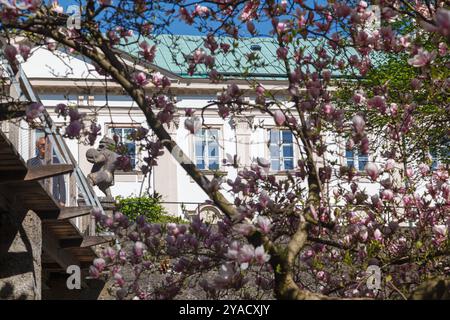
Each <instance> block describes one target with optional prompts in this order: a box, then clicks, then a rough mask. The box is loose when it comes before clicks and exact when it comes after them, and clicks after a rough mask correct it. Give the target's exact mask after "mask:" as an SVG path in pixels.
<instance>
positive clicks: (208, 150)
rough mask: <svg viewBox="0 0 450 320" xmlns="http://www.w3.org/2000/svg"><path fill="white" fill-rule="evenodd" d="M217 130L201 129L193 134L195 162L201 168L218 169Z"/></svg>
mask: <svg viewBox="0 0 450 320" xmlns="http://www.w3.org/2000/svg"><path fill="white" fill-rule="evenodd" d="M218 141H219V130H218V129H201V130H198V131H197V133H196V134H195V151H194V152H195V164H196V166H197V168H199V169H201V170H205V169H209V170H217V169H219V142H218Z"/></svg>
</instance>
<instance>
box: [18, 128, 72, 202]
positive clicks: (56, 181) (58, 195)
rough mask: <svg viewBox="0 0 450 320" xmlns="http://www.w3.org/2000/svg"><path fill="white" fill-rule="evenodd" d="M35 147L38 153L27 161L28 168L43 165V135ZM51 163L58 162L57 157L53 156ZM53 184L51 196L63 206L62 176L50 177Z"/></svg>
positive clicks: (64, 188) (44, 149) (64, 186)
mask: <svg viewBox="0 0 450 320" xmlns="http://www.w3.org/2000/svg"><path fill="white" fill-rule="evenodd" d="M36 148H37V150H38V155H37V156H36V157H34V158H31V159H29V160H28V161H27V166H28V167H29V168H33V167H39V166H42V165H45V164H46V163H45V152H46V149H47V139H46V138H45V137H40V138H39V139H37V140H36ZM53 163H55V164H56V163H59V161H58V159H57V158H54V162H53ZM52 186H53V192H52V194H53V197H54V198H55V199H56V200H57V201H58V202H59V204H60V205H61V206H65V203H66V185H65V182H64V176H63V175H59V176H56V177H53V178H52Z"/></svg>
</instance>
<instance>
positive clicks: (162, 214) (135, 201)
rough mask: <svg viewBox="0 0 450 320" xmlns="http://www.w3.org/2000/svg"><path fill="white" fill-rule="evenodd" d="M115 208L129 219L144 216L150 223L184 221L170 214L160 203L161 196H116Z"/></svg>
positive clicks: (133, 219) (132, 219)
mask: <svg viewBox="0 0 450 320" xmlns="http://www.w3.org/2000/svg"><path fill="white" fill-rule="evenodd" d="M116 200H117V201H118V205H117V210H118V211H120V212H122V213H123V214H124V215H126V216H127V217H128V219H130V221H135V220H136V218H137V217H138V216H141V215H142V216H144V217H145V218H146V220H147V222H150V223H162V224H166V223H171V222H172V223H186V221H184V220H183V219H182V218H180V217H173V216H170V215H169V214H168V213H167V212H166V211H165V209H164V207H163V206H162V204H161V196H160V195H156V196H154V197H149V196H143V197H128V198H122V197H117V198H116Z"/></svg>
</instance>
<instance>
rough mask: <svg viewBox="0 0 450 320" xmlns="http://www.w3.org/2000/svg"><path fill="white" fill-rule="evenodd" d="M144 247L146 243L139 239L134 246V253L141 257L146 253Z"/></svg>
mask: <svg viewBox="0 0 450 320" xmlns="http://www.w3.org/2000/svg"><path fill="white" fill-rule="evenodd" d="M144 248H145V245H144V244H143V243H142V242H140V241H137V242H136V243H135V244H134V246H133V253H134V254H135V255H136V256H138V257H141V256H142V255H143V254H144Z"/></svg>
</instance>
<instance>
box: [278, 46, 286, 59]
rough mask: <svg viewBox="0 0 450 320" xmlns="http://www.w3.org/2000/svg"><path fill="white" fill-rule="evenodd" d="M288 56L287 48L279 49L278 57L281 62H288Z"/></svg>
mask: <svg viewBox="0 0 450 320" xmlns="http://www.w3.org/2000/svg"><path fill="white" fill-rule="evenodd" d="M287 55H288V49H287V48H286V47H279V48H278V49H277V57H278V58H279V59H281V60H286V58H287Z"/></svg>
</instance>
